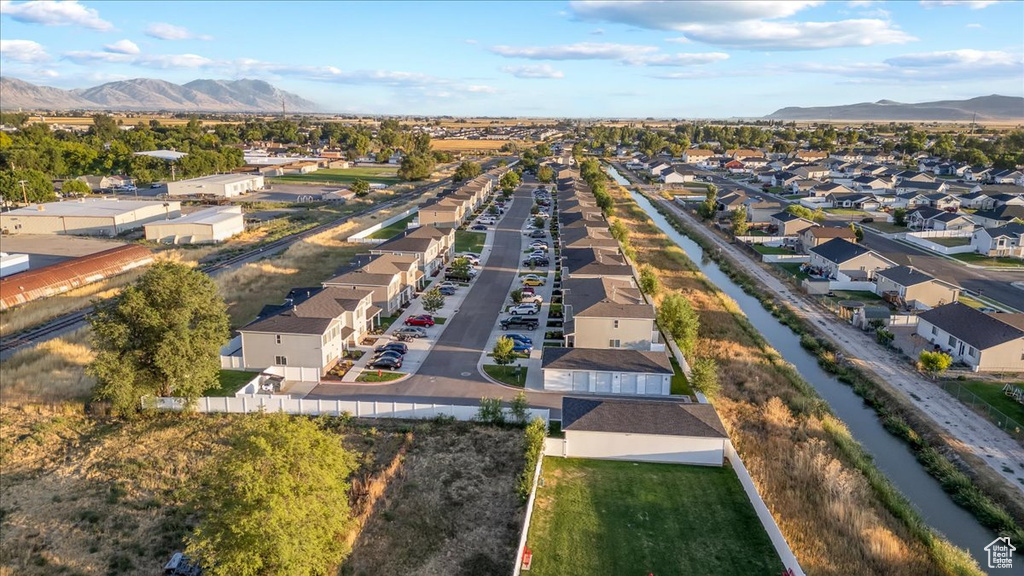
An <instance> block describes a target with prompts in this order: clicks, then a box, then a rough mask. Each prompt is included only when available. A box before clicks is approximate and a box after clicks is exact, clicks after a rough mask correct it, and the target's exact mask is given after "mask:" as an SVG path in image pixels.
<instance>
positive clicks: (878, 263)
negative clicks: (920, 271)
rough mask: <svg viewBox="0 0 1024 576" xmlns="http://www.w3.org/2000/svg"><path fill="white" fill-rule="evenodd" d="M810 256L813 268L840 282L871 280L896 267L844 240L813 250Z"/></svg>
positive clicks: (886, 259)
mask: <svg viewBox="0 0 1024 576" xmlns="http://www.w3.org/2000/svg"><path fill="white" fill-rule="evenodd" d="M810 256H811V260H810V265H811V266H812V267H815V268H818V269H820V270H822V271H824V272H825V274H824V275H825V276H827V277H828V278H830V279H835V280H839V281H840V282H852V281H864V280H871V279H873V278H874V276H875V272H877V271H878V270H884V269H886V268H892V267H893V266H896V263H895V262H893V261H892V260H889V259H888V258H886V257H884V256H882V255H881V254H878V253H877V252H874V251H872V250H869V249H868V248H865V247H864V246H861V245H859V244H854V243H853V242H847V241H846V240H843V239H842V238H836V239H833V240H829V241H828V242H825V243H824V244H821V245H819V246H816V247H814V248H811V250H810Z"/></svg>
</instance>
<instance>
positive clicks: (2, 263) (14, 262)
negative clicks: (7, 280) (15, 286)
mask: <svg viewBox="0 0 1024 576" xmlns="http://www.w3.org/2000/svg"><path fill="white" fill-rule="evenodd" d="M25 270H28V254H8V253H7V252H0V278H3V277H4V276H10V275H11V274H17V273H18V272H24V271H25Z"/></svg>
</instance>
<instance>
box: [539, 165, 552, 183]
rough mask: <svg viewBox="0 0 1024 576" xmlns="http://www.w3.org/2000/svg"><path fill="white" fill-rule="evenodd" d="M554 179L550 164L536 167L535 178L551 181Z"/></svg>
mask: <svg viewBox="0 0 1024 576" xmlns="http://www.w3.org/2000/svg"><path fill="white" fill-rule="evenodd" d="M554 179H555V170H554V169H553V168H552V167H551V166H541V167H540V168H538V169H537V180H540V181H541V182H551V181H552V180H554Z"/></svg>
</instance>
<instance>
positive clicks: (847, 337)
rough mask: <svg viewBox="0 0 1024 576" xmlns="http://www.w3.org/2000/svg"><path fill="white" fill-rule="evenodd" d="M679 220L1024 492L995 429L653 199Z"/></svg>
mask: <svg viewBox="0 0 1024 576" xmlns="http://www.w3.org/2000/svg"><path fill="white" fill-rule="evenodd" d="M649 199H651V200H652V201H654V202H656V203H659V204H660V205H661V206H662V207H663V208H665V209H667V210H669V211H670V212H672V213H673V214H676V215H678V216H680V217H681V218H683V219H686V220H688V221H689V222H690V223H691V224H693V225H694V228H695V229H696V230H698V231H699V232H700V234H701V235H702V236H704V237H705V238H707V239H710V240H712V241H713V242H715V244H716V245H717V246H718V247H719V248H720V249H721V250H722V251H724V252H727V253H728V254H729V255H730V256H732V257H733V259H734V260H735V261H736V262H738V263H739V264H740V265H742V266H743V267H744V269H745V271H746V272H747V273H749V274H750V275H751V276H753V277H754V278H755V279H757V280H758V281H759V282H760V283H761V285H762V286H764V287H765V288H767V289H769V290H771V291H772V292H773V293H774V294H775V295H776V296H777V297H779V298H780V299H781V300H782V301H784V302H786V303H787V304H788V305H789V307H790V308H791V309H792V310H793V311H794V312H795V313H796V314H797V315H798V316H800V317H801V318H803V319H804V320H805V321H807V322H808V323H810V324H813V325H814V326H816V327H818V329H820V330H821V331H822V332H824V333H825V335H826V336H827V337H828V339H829V340H831V341H832V342H833V343H834V344H835V345H836V346H837V347H838V348H839V349H840V350H842V352H843V354H845V355H846V357H847V358H849V359H851V360H855V361H856V363H857V364H858V365H859V366H860V367H861V368H864V369H866V370H867V371H869V372H871V373H873V374H874V375H875V377H876V378H877V379H878V380H879V381H881V382H885V383H886V384H888V385H889V386H890V387H892V388H893V389H894V390H895V391H897V393H899V394H901V395H902V396H903V397H904V399H905V400H906V401H908V402H909V403H911V404H913V405H914V406H915V407H916V408H918V410H919V411H920V413H921V414H922V415H924V416H925V417H927V418H930V419H931V420H932V421H934V422H935V423H936V424H937V425H938V426H939V427H940V428H942V429H943V430H945V431H946V432H947V433H949V434H950V435H951V436H952V437H953V438H955V439H956V440H957V441H959V442H960V443H962V444H963V445H965V446H967V447H968V448H970V450H971V451H972V452H974V453H975V454H976V455H977V456H978V457H979V458H981V459H982V460H984V461H985V463H986V464H988V465H989V466H990V467H991V468H992V469H993V470H995V471H996V472H997V473H998V474H999V475H1000V476H1002V477H1003V478H1006V480H1007V481H1008V482H1009V483H1010V484H1012V485H1013V486H1015V487H1016V488H1017V489H1018V490H1021V491H1022V492H1024V448H1022V447H1021V446H1020V444H1018V443H1017V442H1016V441H1015V440H1014V439H1013V438H1011V437H1010V436H1009V435H1007V434H1006V433H1005V432H1003V431H1002V430H1000V429H999V428H998V427H996V426H995V425H994V424H992V423H991V422H989V421H988V420H985V419H984V418H983V417H981V416H979V415H978V414H976V413H975V412H973V411H972V410H971V409H970V408H968V407H967V406H966V405H964V404H963V403H962V402H960V401H958V400H957V399H956V398H954V397H953V396H951V395H949V394H948V393H946V392H945V391H944V390H943V389H942V388H940V387H938V386H936V385H935V384H934V383H932V382H930V381H928V380H926V379H925V378H923V377H922V376H921V375H919V374H918V373H917V372H916V371H914V370H912V369H911V368H910V367H909V366H908V365H907V363H906V361H905V360H904V359H903V358H902V357H900V356H898V355H897V354H895V353H893V352H890V351H887V350H885V349H883V348H882V347H880V346H879V345H878V343H877V342H875V339H874V338H873V337H872V336H871V335H870V334H868V333H865V332H863V331H861V330H858V329H856V328H854V327H853V326H850V325H849V324H847V323H844V322H841V321H838V319H837V318H836V317H835V316H833V315H831V314H828V313H826V312H825V311H824V310H822V309H821V308H820V307H819V306H818V305H817V304H816V303H815V302H813V301H811V300H810V299H807V298H805V296H804V295H803V294H802V293H799V292H798V291H796V290H794V289H793V288H791V287H790V286H788V285H786V284H784V283H783V282H782V281H781V280H779V279H778V278H776V277H775V276H774V275H772V274H771V273H770V272H768V271H767V270H765V269H763V268H761V266H760V265H758V264H757V263H756V262H754V261H752V260H750V258H749V257H747V256H746V255H745V254H744V253H742V252H741V251H740V250H739V249H738V248H737V247H736V246H734V245H732V244H730V243H729V242H727V241H726V240H724V239H722V238H720V237H718V236H717V235H715V234H714V233H713V232H711V231H710V230H708V229H707V228H706V227H705V226H704V225H703V224H701V223H700V222H697V221H696V220H695V219H694V218H693V217H692V216H690V215H689V214H687V213H686V212H685V211H683V210H681V209H680V208H678V207H677V206H676V205H675V204H674V203H673V202H670V201H667V200H663V199H661V198H651V197H649Z"/></svg>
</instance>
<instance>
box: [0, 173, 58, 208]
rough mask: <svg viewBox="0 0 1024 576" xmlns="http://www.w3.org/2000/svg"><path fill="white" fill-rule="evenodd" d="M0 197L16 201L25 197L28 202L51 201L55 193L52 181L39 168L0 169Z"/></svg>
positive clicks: (54, 197) (55, 196) (55, 195)
mask: <svg viewBox="0 0 1024 576" xmlns="http://www.w3.org/2000/svg"><path fill="white" fill-rule="evenodd" d="M22 182H24V183H25V184H24V185H22ZM0 198H3V199H4V200H5V201H7V202H18V203H20V202H22V201H24V200H25V199H26V198H27V199H28V201H29V202H51V201H53V200H56V199H57V194H56V193H55V192H54V191H53V182H51V181H50V179H49V178H48V177H47V176H46V174H45V173H43V172H42V171H40V170H34V169H28V170H0Z"/></svg>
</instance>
